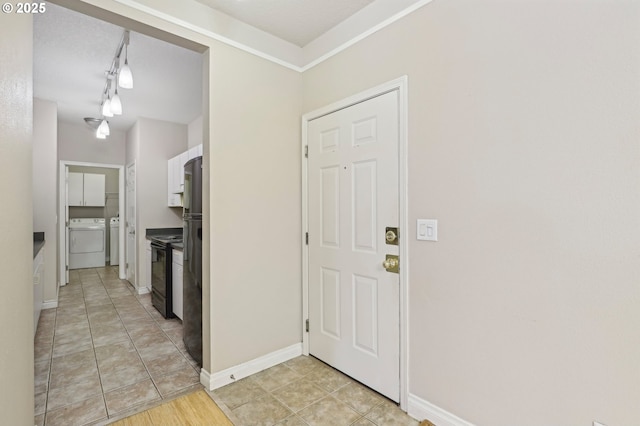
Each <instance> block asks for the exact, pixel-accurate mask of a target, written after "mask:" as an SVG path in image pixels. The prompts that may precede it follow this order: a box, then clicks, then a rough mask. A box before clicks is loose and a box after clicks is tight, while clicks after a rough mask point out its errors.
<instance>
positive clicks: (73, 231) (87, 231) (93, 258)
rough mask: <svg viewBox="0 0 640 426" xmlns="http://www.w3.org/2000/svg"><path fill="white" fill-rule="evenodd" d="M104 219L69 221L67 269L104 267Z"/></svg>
mask: <svg viewBox="0 0 640 426" xmlns="http://www.w3.org/2000/svg"><path fill="white" fill-rule="evenodd" d="M106 232H107V231H106V226H105V220H104V218H78V219H70V220H69V269H81V268H96V267H101V266H105V254H106V253H105V245H106Z"/></svg>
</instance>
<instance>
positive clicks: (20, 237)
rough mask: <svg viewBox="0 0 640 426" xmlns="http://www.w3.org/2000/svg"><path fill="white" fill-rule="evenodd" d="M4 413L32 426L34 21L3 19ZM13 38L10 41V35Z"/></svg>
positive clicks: (0, 335) (10, 420)
mask: <svg viewBox="0 0 640 426" xmlns="http://www.w3.org/2000/svg"><path fill="white" fill-rule="evenodd" d="M0 28H2V32H3V36H2V37H0V63H2V66H0V111H2V113H1V114H0V170H2V177H3V178H2V179H0V194H2V202H3V204H4V205H5V206H9V207H10V208H4V209H3V210H2V221H1V222H0V223H2V225H0V231H1V232H2V238H3V241H4V242H5V244H2V245H0V259H2V260H1V261H0V276H1V277H2V278H1V279H0V288H1V289H2V297H1V298H0V323H2V324H3V326H2V327H0V342H2V344H1V345H0V383H2V386H0V413H1V417H2V423H4V424H11V425H28V424H33V278H32V275H33V234H32V232H33V223H32V219H31V217H32V196H31V194H32V176H31V168H32V161H33V159H32V124H33V121H32V120H33V101H32V99H33V89H32V88H33V83H32V75H33V59H32V52H33V38H32V34H33V30H32V28H33V21H32V17H31V16H30V15H16V14H4V13H3V14H0ZM7 34H10V35H11V36H6V35H7Z"/></svg>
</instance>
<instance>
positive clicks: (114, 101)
mask: <svg viewBox="0 0 640 426" xmlns="http://www.w3.org/2000/svg"><path fill="white" fill-rule="evenodd" d="M110 106H111V112H112V113H113V114H115V115H122V101H121V100H120V95H118V86H117V85H116V92H115V93H114V94H113V97H112V98H111V105H110Z"/></svg>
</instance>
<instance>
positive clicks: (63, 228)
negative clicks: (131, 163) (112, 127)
mask: <svg viewBox="0 0 640 426" xmlns="http://www.w3.org/2000/svg"><path fill="white" fill-rule="evenodd" d="M69 173H74V174H76V175H81V176H79V177H80V179H84V176H82V175H84V174H85V173H86V174H88V175H102V176H105V183H104V185H105V186H103V189H104V195H100V196H101V197H102V196H103V197H104V201H103V203H101V204H102V205H101V206H96V207H87V206H86V205H85V206H82V205H80V204H79V203H78V202H74V201H71V204H70V200H69ZM107 177H108V178H107ZM72 179H73V177H72ZM114 179H116V180H117V183H116V182H115V181H114ZM106 182H108V186H106V185H107V183H106ZM58 183H59V186H58V194H59V195H60V198H59V201H58V206H59V211H58V217H59V218H60V219H59V220H58V225H59V229H58V241H59V247H58V262H59V271H60V275H59V277H58V280H59V285H60V286H64V285H66V284H67V283H68V282H69V269H70V268H69V266H70V265H69V260H70V256H69V254H70V253H69V252H70V248H71V245H72V242H73V241H72V239H71V238H70V235H69V225H70V222H71V219H78V218H89V217H91V218H96V219H97V218H102V219H105V225H106V222H109V220H110V219H111V218H113V217H117V218H119V217H124V213H125V210H124V207H125V198H124V197H125V192H124V189H125V185H124V166H120V165H117V164H100V163H85V162H78V161H64V160H63V161H60V167H59V172H58ZM106 189H108V191H107V190H106ZM114 189H117V190H114ZM72 191H73V189H72ZM82 195H83V194H80V197H82ZM72 198H73V197H72ZM96 204H100V203H96ZM106 229H107V228H106V226H105V232H104V241H103V244H104V245H103V252H104V256H105V258H106V257H109V262H110V263H111V264H113V265H116V264H117V265H118V276H119V277H120V279H125V265H126V260H125V244H124V242H125V240H124V228H123V227H118V233H117V237H118V238H117V240H118V241H117V246H118V250H117V259H111V253H112V252H113V253H114V254H115V250H113V251H111V250H109V252H108V253H107V247H109V245H108V244H109V243H111V241H110V239H111V235H109V233H108V232H107V231H106ZM114 236H115V235H114ZM105 260H106V259H105Z"/></svg>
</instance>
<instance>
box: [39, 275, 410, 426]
mask: <svg viewBox="0 0 640 426" xmlns="http://www.w3.org/2000/svg"><path fill="white" fill-rule="evenodd" d="M198 388H201V385H200V384H199V368H198V366H197V365H196V363H195V361H193V359H192V358H191V357H190V356H189V354H187V353H186V350H185V347H184V344H183V342H182V323H181V322H180V321H179V320H177V319H173V320H165V319H164V318H162V316H161V315H160V314H159V313H158V311H156V310H155V308H153V306H152V305H151V298H150V296H149V295H148V294H147V295H142V296H138V295H136V294H135V292H134V291H133V288H132V287H131V285H130V284H129V283H128V282H127V281H123V280H120V279H118V277H117V269H115V268H112V267H106V268H91V269H81V270H74V271H71V273H70V283H69V284H68V285H66V286H65V287H62V288H60V293H59V297H58V308H57V309H49V310H45V311H42V314H41V316H40V321H39V324H38V331H37V333H36V338H35V414H36V417H35V424H36V425H39V426H42V425H46V426H54V425H91V424H107V423H109V422H110V421H112V420H116V419H121V418H123V417H125V416H126V415H129V414H133V413H135V412H138V411H142V410H144V409H148V408H150V407H151V406H153V405H157V404H160V403H161V402H163V401H165V400H167V399H171V398H173V397H175V396H177V395H180V394H182V393H184V392H185V391H189V390H191V389H198ZM211 394H212V397H213V399H214V400H215V401H216V402H217V403H218V405H220V407H221V408H222V409H223V411H225V413H227V414H228V416H229V418H230V419H231V420H232V421H233V423H234V424H236V425H239V426H240V425H247V426H253V425H302V426H304V425H310V426H319V425H331V426H340V425H369V426H371V425H378V426H387V425H388V426H394V425H398V426H417V425H418V422H417V421H416V420H414V419H412V418H411V417H409V416H407V415H406V414H405V413H404V412H402V411H401V410H400V409H399V408H398V406H397V405H396V404H394V403H393V402H391V401H389V400H388V399H386V398H384V397H382V396H380V395H379V394H377V393H375V392H373V391H372V390H370V389H369V388H367V387H365V386H363V385H361V384H360V383H358V382H356V381H354V380H353V379H351V378H349V377H347V376H345V375H344V374H342V373H340V372H338V371H336V370H334V369H332V368H331V367H329V366H327V365H325V364H324V363H322V362H321V361H318V360H317V359H315V358H313V357H305V356H301V357H298V358H295V359H292V360H290V361H287V362H285V363H282V364H279V365H276V366H275V367H272V368H269V369H267V370H264V371H262V372H260V373H258V374H255V375H253V376H251V377H248V378H245V379H242V380H239V381H237V382H235V383H232V384H230V385H227V386H224V387H222V388H220V389H217V390H215V391H214V392H212V393H211Z"/></svg>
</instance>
